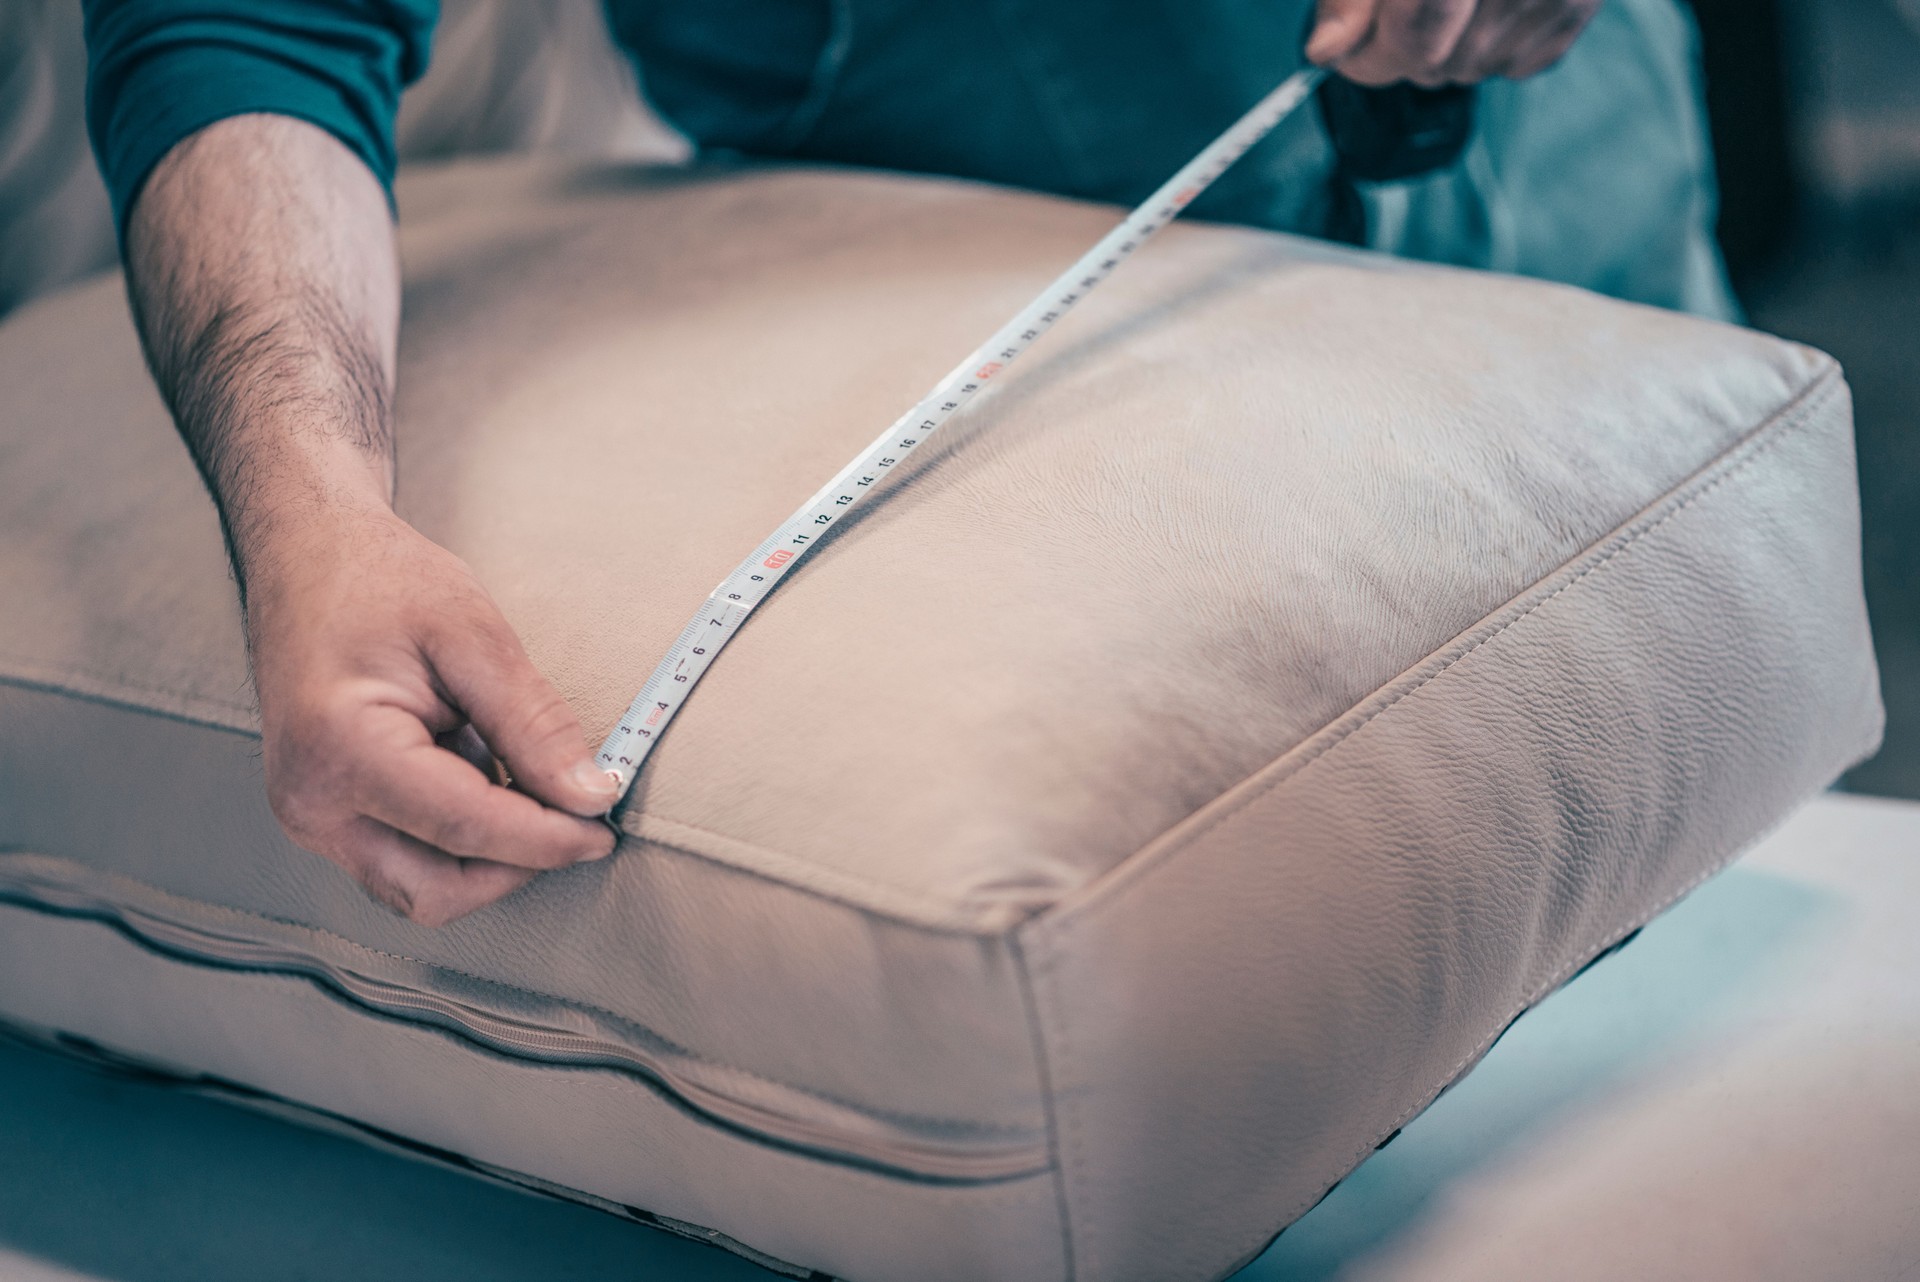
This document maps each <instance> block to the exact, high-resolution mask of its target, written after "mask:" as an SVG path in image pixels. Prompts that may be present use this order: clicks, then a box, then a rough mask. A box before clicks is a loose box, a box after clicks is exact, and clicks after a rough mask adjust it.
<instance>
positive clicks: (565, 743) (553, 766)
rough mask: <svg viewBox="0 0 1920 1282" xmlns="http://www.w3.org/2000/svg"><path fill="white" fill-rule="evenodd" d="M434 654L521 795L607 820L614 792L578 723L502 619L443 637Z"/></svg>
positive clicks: (439, 668) (440, 670)
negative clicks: (527, 795) (453, 635)
mask: <svg viewBox="0 0 1920 1282" xmlns="http://www.w3.org/2000/svg"><path fill="white" fill-rule="evenodd" d="M438 649H439V651H440V653H436V654H433V655H431V656H430V657H431V658H432V660H433V666H434V671H435V672H437V673H438V674H439V676H440V680H441V682H442V683H443V684H444V685H445V687H446V690H447V694H448V695H449V696H450V697H451V698H452V699H453V701H454V703H455V704H456V705H458V707H459V708H460V710H461V711H462V712H464V713H466V714H467V717H468V718H469V719H470V720H471V721H472V722H473V727H474V729H475V730H478V731H479V732H480V737H481V738H482V739H484V740H485V741H486V744H487V747H488V748H489V749H491V750H492V752H493V755H494V756H496V757H498V758H500V760H502V761H504V762H505V763H506V765H507V772H508V773H509V774H510V775H511V776H512V777H513V782H514V784H515V785H516V786H517V787H519V788H520V790H521V791H523V792H526V793H529V794H530V795H532V796H534V797H536V798H538V799H539V800H541V801H544V802H546V803H547V804H548V805H550V806H553V807H555V808H557V809H560V810H565V811H568V812H570V813H572V814H576V815H586V816H592V815H602V814H605V813H606V812H607V810H608V809H609V808H610V807H611V806H612V805H613V803H614V802H615V801H616V800H618V799H619V795H620V787H619V784H618V783H616V782H615V781H614V780H613V779H612V778H611V777H609V776H608V775H607V774H606V772H604V771H603V770H601V769H600V768H599V767H598V766H596V765H595V764H594V762H593V754H592V752H591V751H590V750H589V749H588V747H587V740H586V734H585V732H584V731H582V730H581V728H580V720H579V718H577V717H575V716H574V715H573V709H571V708H569V707H568V706H567V703H566V700H564V699H562V698H561V697H560V692H559V691H558V690H555V689H554V688H553V686H552V685H551V684H550V683H549V682H548V681H547V679H546V678H545V677H543V676H541V675H540V672H539V670H538V669H537V668H535V667H534V666H533V661H532V660H531V659H529V658H527V653H526V651H525V650H524V649H522V648H521V646H520V641H519V638H517V637H515V636H514V635H513V633H512V630H511V629H509V628H508V627H507V624H506V621H505V620H504V619H502V620H498V621H497V623H496V624H495V626H494V627H492V628H487V629H484V630H481V629H475V630H473V631H470V632H467V633H465V634H464V635H461V636H459V637H446V638H444V639H443V640H442V643H441V645H440V646H439V647H438Z"/></svg>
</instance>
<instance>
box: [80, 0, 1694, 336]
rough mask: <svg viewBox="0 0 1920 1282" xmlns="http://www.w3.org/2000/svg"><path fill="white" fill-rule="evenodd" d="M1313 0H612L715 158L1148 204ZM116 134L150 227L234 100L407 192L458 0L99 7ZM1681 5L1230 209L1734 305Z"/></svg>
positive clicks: (99, 2)
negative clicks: (339, 149)
mask: <svg viewBox="0 0 1920 1282" xmlns="http://www.w3.org/2000/svg"><path fill="white" fill-rule="evenodd" d="M1312 5H1313V0H1049V3H1046V4H1042V5H1035V4H1029V3H1025V2H1024V0H1019V2H1016V0H607V14H608V18H609V22H610V26H611V28H612V33H613V35H614V37H615V39H616V40H618V41H619V43H620V44H621V45H623V46H624V47H625V48H626V49H627V50H628V51H629V53H631V54H632V55H633V56H634V57H635V58H636V60H637V61H638V63H639V65H640V69H641V72H642V80H643V83H644V85H645V87H646V90H647V96H648V98H649V100H650V101H651V103H652V105H653V106H654V107H655V108H656V109H658V110H659V111H660V112H661V114H662V115H664V116H665V117H666V118H667V119H668V120H670V121H671V122H672V123H673V124H675V125H676V126H678V127H679V128H680V129H681V130H682V131H683V132H684V133H686V134H687V135H688V136H689V137H690V138H692V139H693V140H694V142H695V143H696V145H698V146H699V147H701V148H702V149H703V150H711V149H727V150H733V151H737V152H743V153H747V154H751V155H758V156H769V157H781V158H790V159H798V160H806V161H824V162H829V163H839V164H850V165H863V166H871V167H878V168H889V169H904V170H917V171H921V172H931V173H938V174H948V175H954V176H959V177H966V178H974V179H979V180H983V181H987V182H994V183H1000V184H1004V185H1009V186H1019V187H1027V188H1031V189H1036V190H1041V191H1049V192H1054V193H1057V194H1061V195H1067V196H1076V197H1083V198H1088V199H1095V200H1102V201H1108V202H1112V203H1119V204H1127V203H1132V202H1134V201H1138V200H1140V199H1143V198H1144V197H1145V195H1146V194H1147V193H1148V192H1149V191H1151V190H1152V189H1153V187H1154V186H1155V185H1156V184H1157V183H1158V182H1160V181H1161V180H1162V179H1163V178H1165V176H1166V175H1167V174H1169V173H1171V172H1173V170H1174V169H1175V168H1177V167H1178V166H1179V165H1180V164H1181V163H1182V162H1184V161H1185V160H1186V159H1187V158H1188V157H1190V156H1191V155H1193V154H1194V153H1195V152H1196V151H1198V150H1199V149H1200V148H1201V147H1202V146H1204V145H1205V144H1206V143H1207V142H1208V141H1209V140H1210V139H1211V138H1212V137H1213V136H1214V135H1215V134H1216V133H1217V132H1218V131H1219V130H1220V129H1221V128H1222V127H1224V126H1225V125H1226V124H1228V123H1229V122H1230V121H1232V120H1233V119H1234V118H1235V117H1236V116H1237V115H1238V114H1239V113H1240V112H1241V111H1242V110H1244V109H1245V107H1246V106H1247V105H1248V104H1250V103H1252V102H1253V101H1255V100H1256V99H1257V98H1258V97H1259V96H1260V95H1261V94H1262V93H1264V92H1265V91H1266V90H1268V89H1270V88H1272V87H1273V85H1274V84H1276V83H1277V82H1278V81H1279V79H1280V78H1281V77H1282V76H1284V75H1286V74H1287V73H1288V72H1289V71H1291V70H1293V69H1294V68H1295V67H1297V66H1298V65H1299V64H1300V60H1301V52H1300V50H1301V44H1302V37H1303V33H1304V30H1305V27H1306V23H1307V20H1308V17H1309V16H1310V13H1311V10H1312ZM85 8H86V29H87V44H88V51H89V58H90V63H91V67H90V71H91V74H90V77H89V83H88V127H89V130H90V132H91V135H92V138H93V143H94V149H95V152H96V154H97V156H98V158H99V161H100V167H101V170H102V172H103V173H104V175H105V177H106V181H107V187H108V190H109V191H110V192H111V194H112V197H113V205H114V211H115V215H116V220H117V222H118V223H119V225H120V226H121V229H122V231H123V233H124V227H125V220H126V217H127V213H128V211H129V209H130V208H131V207H132V205H133V202H134V201H135V199H136V198H137V196H138V193H139V190H140V187H141V184H142V183H143V182H144V181H145V180H146V178H147V176H148V174H149V173H150V172H151V171H152V169H153V167H154V165H155V164H157V163H158V162H159V160H160V159H161V158H162V157H163V156H164V155H165V154H166V153H167V151H168V150H169V149H170V148H172V147H173V145H174V144H175V143H177V142H179V141H180V140H181V139H183V138H185V137H186V136H188V135H189V134H191V133H193V132H194V131H195V130H198V129H200V128H203V127H204V126H206V125H209V124H212V123H213V122H215V121H217V120H220V119H222V118H223V117H226V116H232V115H238V114H242V113H246V112H271V113H277V114H281V115H287V116H293V117H297V118H300V119H303V120H306V121H309V122H310V123H312V124H315V125H318V126H319V127H321V128H323V129H325V130H327V131H328V132H330V133H332V134H333V135H334V136H335V137H337V138H338V139H340V141H341V142H343V143H344V144H345V145H346V146H347V147H349V148H350V149H351V150H352V151H353V152H354V153H355V154H356V155H358V156H359V157H360V158H361V160H362V161H364V162H365V163H366V165H367V167H368V168H369V169H370V170H372V172H373V173H374V174H375V175H376V176H377V177H378V178H379V179H380V181H381V182H382V183H383V184H385V185H387V186H388V187H389V188H390V187H391V183H392V180H393V176H394V168H395V154H394V134H393V127H394V117H395V114H396V111H397V109H398V106H399V99H400V93H401V90H402V89H403V88H405V86H406V85H407V84H409V83H410V82H411V81H413V80H414V79H416V78H418V77H419V76H420V75H421V74H422V72H423V71H424V70H425V68H426V65H427V61H428V56H429V52H430V46H431V41H432V36H433V29H434V24H435V20H436V18H437V17H438V10H439V4H438V3H437V0H85ZM1691 39H1692V33H1691V29H1690V27H1689V25H1688V22H1687V19H1686V18H1685V16H1684V14H1683V13H1682V11H1681V10H1680V9H1679V8H1678V7H1677V5H1676V3H1675V0H1610V2H1609V3H1608V4H1606V5H1604V6H1602V7H1601V9H1600V12H1599V13H1598V15H1597V16H1596V17H1595V18H1594V20H1593V22H1592V24H1591V26H1590V27H1589V28H1588V30H1587V32H1586V34H1585V35H1583V36H1582V37H1581V39H1580V41H1579V42H1578V43H1577V44H1576V45H1575V46H1574V49H1573V51H1572V53H1570V54H1569V55H1568V56H1567V58H1566V59H1565V60H1564V61H1563V62H1562V63H1561V64H1560V66H1558V67H1557V68H1555V69H1554V70H1553V71H1551V72H1549V73H1547V74H1546V75H1543V76H1539V77H1536V78H1534V79H1532V80H1529V81H1526V82H1523V83H1518V84H1516V83H1513V82H1508V81H1494V82H1489V83H1488V84H1486V85H1484V86H1482V87H1481V89H1480V92H1479V110H1478V123H1477V126H1476V129H1475V132H1474V134H1473V137H1472V141H1471V143H1470V144H1469V145H1468V147H1467V150H1466V152H1465V154H1464V156H1463V157H1462V159H1461V160H1460V162H1459V163H1458V164H1454V165H1451V166H1448V167H1445V168H1443V169H1441V170H1438V171H1436V172H1434V173H1432V174H1429V175H1427V176H1425V177H1423V178H1420V179H1419V180H1417V181H1413V182H1399V183H1383V184H1366V183H1352V182H1348V181H1346V180H1345V179H1344V178H1343V176H1342V172H1341V169H1340V163H1341V162H1340V159H1339V157H1338V156H1337V155H1336V153H1335V151H1334V149H1333V147H1332V145H1331V143H1330V141H1329V139H1328V136H1327V132H1326V130H1325V129H1324V128H1323V127H1322V125H1321V123H1320V121H1319V120H1318V118H1317V117H1316V116H1315V114H1314V113H1312V112H1300V113H1296V115H1295V116H1294V117H1293V118H1291V119H1289V120H1288V121H1287V122H1285V124H1283V125H1282V127H1281V128H1280V129H1279V130H1277V131H1276V132H1275V134H1274V135H1273V136H1272V137H1270V138H1269V139H1267V140H1266V142H1264V143H1262V144H1261V146H1260V147H1259V148H1257V149H1256V150H1255V151H1254V152H1253V153H1251V154H1249V155H1248V156H1247V157H1246V158H1245V159H1244V160H1242V161H1241V162H1240V163H1239V164H1238V165H1237V166H1236V167H1235V168H1234V170H1233V171H1232V172H1231V173H1229V174H1228V175H1227V176H1226V177H1225V178H1224V179H1223V180H1222V181H1221V182H1220V183H1219V184H1218V185H1217V186H1216V187H1214V188H1213V189H1212V190H1210V191H1209V192H1207V193H1206V195H1205V196H1204V197H1202V200H1201V202H1200V203H1199V204H1198V205H1197V206H1196V208H1195V210H1194V213H1195V214H1196V215H1197V216H1199V217H1202V218H1210V219H1215V220H1219V221H1225V222H1238V223H1246V224H1250V225H1253V226H1258V227H1266V228H1270V229H1273V230H1278V231H1289V232H1296V233H1304V234H1307V235H1314V236H1324V235H1329V234H1335V235H1342V236H1346V235H1353V233H1352V232H1351V230H1350V227H1351V224H1350V223H1349V224H1348V227H1347V229H1346V230H1343V229H1342V228H1340V227H1337V226H1336V224H1337V223H1339V222H1340V221H1341V220H1342V219H1343V218H1347V217H1348V216H1350V215H1353V214H1354V213H1355V210H1356V209H1358V212H1359V217H1360V221H1361V232H1360V234H1359V235H1356V236H1354V238H1356V239H1362V238H1363V239H1364V241H1365V243H1367V244H1369V245H1370V246H1372V247H1373V248H1375V249H1381V250H1385V251H1387V252H1390V253H1398V254H1403V255H1406V256H1409V257H1416V258H1425V259H1430V260H1434V261H1439V262H1448V263H1454V264H1458V265H1462V266H1472V267H1491V268H1495V269H1497V270H1503V271H1509V272H1518V273H1521V274H1525V275H1533V276H1542V277H1546V278H1549V279H1554V280H1562V281H1567V282H1569V283H1572V284H1577V285H1584V286H1586V287H1588V288H1591V289H1597V290H1600V291H1602V292H1604V293H1610V294H1614V295H1616V296H1619V297H1622V298H1629V299H1634V300H1637V301H1641V302H1648V303H1654V304H1658V305H1662V306H1668V307H1679V308H1684V309H1687V310H1692V311H1699V312H1705V313H1707V314H1710V315H1727V314H1730V312H1731V311H1732V305H1731V302H1730V298H1729V295H1728V293H1727V290H1726V286H1725V282H1724V278H1723V276H1722V274H1721V270H1720V266H1719V257H1718V253H1717V251H1716V250H1715V248H1714V245H1713V239H1712V219H1713V186H1712V173H1711V164H1710V157H1709V153H1708V151H1707V148H1706V144H1705V137H1704V132H1705V131H1704V129H1703V127H1702V119H1701V115H1702V113H1701V109H1700V103H1699V85H1698V79H1697V75H1696V68H1695V66H1694V64H1693V50H1692V44H1691Z"/></svg>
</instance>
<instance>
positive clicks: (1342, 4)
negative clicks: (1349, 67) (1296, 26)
mask: <svg viewBox="0 0 1920 1282" xmlns="http://www.w3.org/2000/svg"><path fill="white" fill-rule="evenodd" d="M1376 4H1377V0H1320V4H1319V7H1318V9H1317V10H1316V12H1315V16H1314V21H1313V34H1312V35H1311V36H1310V37H1308V39H1307V61H1308V62H1311V63H1315V64H1317V65H1319V66H1322V67H1325V66H1329V65H1331V64H1333V63H1336V62H1339V61H1340V60H1341V59H1342V58H1345V57H1346V56H1347V55H1348V54H1350V53H1352V52H1353V51H1354V50H1356V49H1358V48H1359V47H1360V46H1361V45H1363V44H1365V43H1366V40H1367V36H1368V35H1369V34H1371V32H1372V31H1373V12H1374V9H1375V7H1376Z"/></svg>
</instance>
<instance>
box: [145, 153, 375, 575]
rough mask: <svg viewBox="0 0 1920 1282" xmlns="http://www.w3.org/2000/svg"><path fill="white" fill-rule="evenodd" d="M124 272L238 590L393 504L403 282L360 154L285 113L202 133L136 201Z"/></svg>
mask: <svg viewBox="0 0 1920 1282" xmlns="http://www.w3.org/2000/svg"><path fill="white" fill-rule="evenodd" d="M127 275H128V284H129V290H130V293H131V295H132V298H133V304H134V311H135V314H136V317H137V319H138V321H139V326H140V333H141V337H142V340H143V341H144V343H145V345H146V349H147V358H148V361H149V363H150V364H151V365H152V367H153V372H154V376H155V378H156V380H157V381H158V382H159V384H160V388H161V391H162V393H163V395H165V397H166V398H167V402H168V405H169V407H170V408H171V409H172V410H173V414H174V418H175V421H176V422H177V423H178V424H179V427H180V431H181V434H182V435H183V436H185V438H186V440H187V445H188V447H189V448H190V449H191V450H192V451H193V456H194V458H195V460H196V461H197V462H198V463H199V465H200V470H201V472H202V474H203V475H204V476H205V477H206V481H207V485H208V487H209V489H211V490H212V491H213V495H214V498H215V501H216V502H217V503H218V504H219V507H220V512H221V517H222V520H223V522H224V524H225V527H226V530H227V538H228V542H229V544H230V546H231V549H232V551H233V556H234V568H235V573H236V574H237V575H238V576H239V577H240V581H241V584H242V589H243V591H244V590H245V588H246V586H247V584H248V581H249V579H250V578H253V577H256V572H257V571H267V570H270V569H271V562H272V560H273V558H275V557H276V556H278V555H280V552H279V549H280V548H282V547H284V546H285V545H286V544H287V543H289V542H297V538H298V530H297V529H292V528H289V527H295V526H298V525H300V524H302V523H305V522H307V521H309V520H310V519H311V518H313V517H315V516H317V515H319V514H321V513H322V512H324V511H325V510H327V509H331V508H338V507H341V506H358V507H365V506H373V507H381V508H384V507H385V506H386V505H387V504H388V502H389V500H390V498H391V491H392V483H393V479H392V478H393V447H392V433H391V412H390V404H391V399H392V388H393V367H394V344H395V337H396V334H397V331H398V323H399V311H400V301H399V272H398V266H397V262H396V257H395V252H394V244H393V228H392V223H391V220H390V218H389V215H388V210H387V203H386V198H385V196H384V194H383V193H382V191H381V189H380V185H379V183H378V182H377V181H376V180H375V179H374V177H373V175H372V174H371V173H369V172H368V171H367V169H366V167H365V166H364V165H363V164H361V162H360V161H359V160H358V159H357V158H356V157H355V156H354V155H353V154H352V153H351V152H350V151H348V150H347V149H346V148H345V147H344V146H342V145H341V144H340V143H339V142H338V141H336V140H335V139H334V138H333V137H332V136H331V135H329V134H327V133H325V132H324V131H322V130H320V129H317V128H315V127H313V126H312V125H308V124H306V123H304V122H302V121H298V120H294V119H291V118H288V117H284V116H267V115H252V116H236V117H232V118H229V119H226V120H222V121H220V122H219V123H217V124H214V125H211V126H209V127H208V128H206V129H203V130H201V131H200V132H199V133H197V134H194V135H193V136H192V137H190V138H188V139H187V140H185V141H184V142H182V143H181V144H180V145H179V146H177V147H175V148H174V149H173V150H172V151H171V152H170V153H169V154H168V155H167V157H166V158H165V159H164V160H163V161H162V162H161V163H160V164H159V166H158V167H156V168H155V170H154V173H153V176H152V177H151V178H150V179H149V180H148V182H147V184H146V186H145V188H144V189H143V190H142V192H141V195H140V197H139V199H138V201H137V203H136V204H135V205H134V207H133V210H132V214H131V216H130V218H129V220H128V225H127ZM282 536H291V537H290V538H289V537H282Z"/></svg>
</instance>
